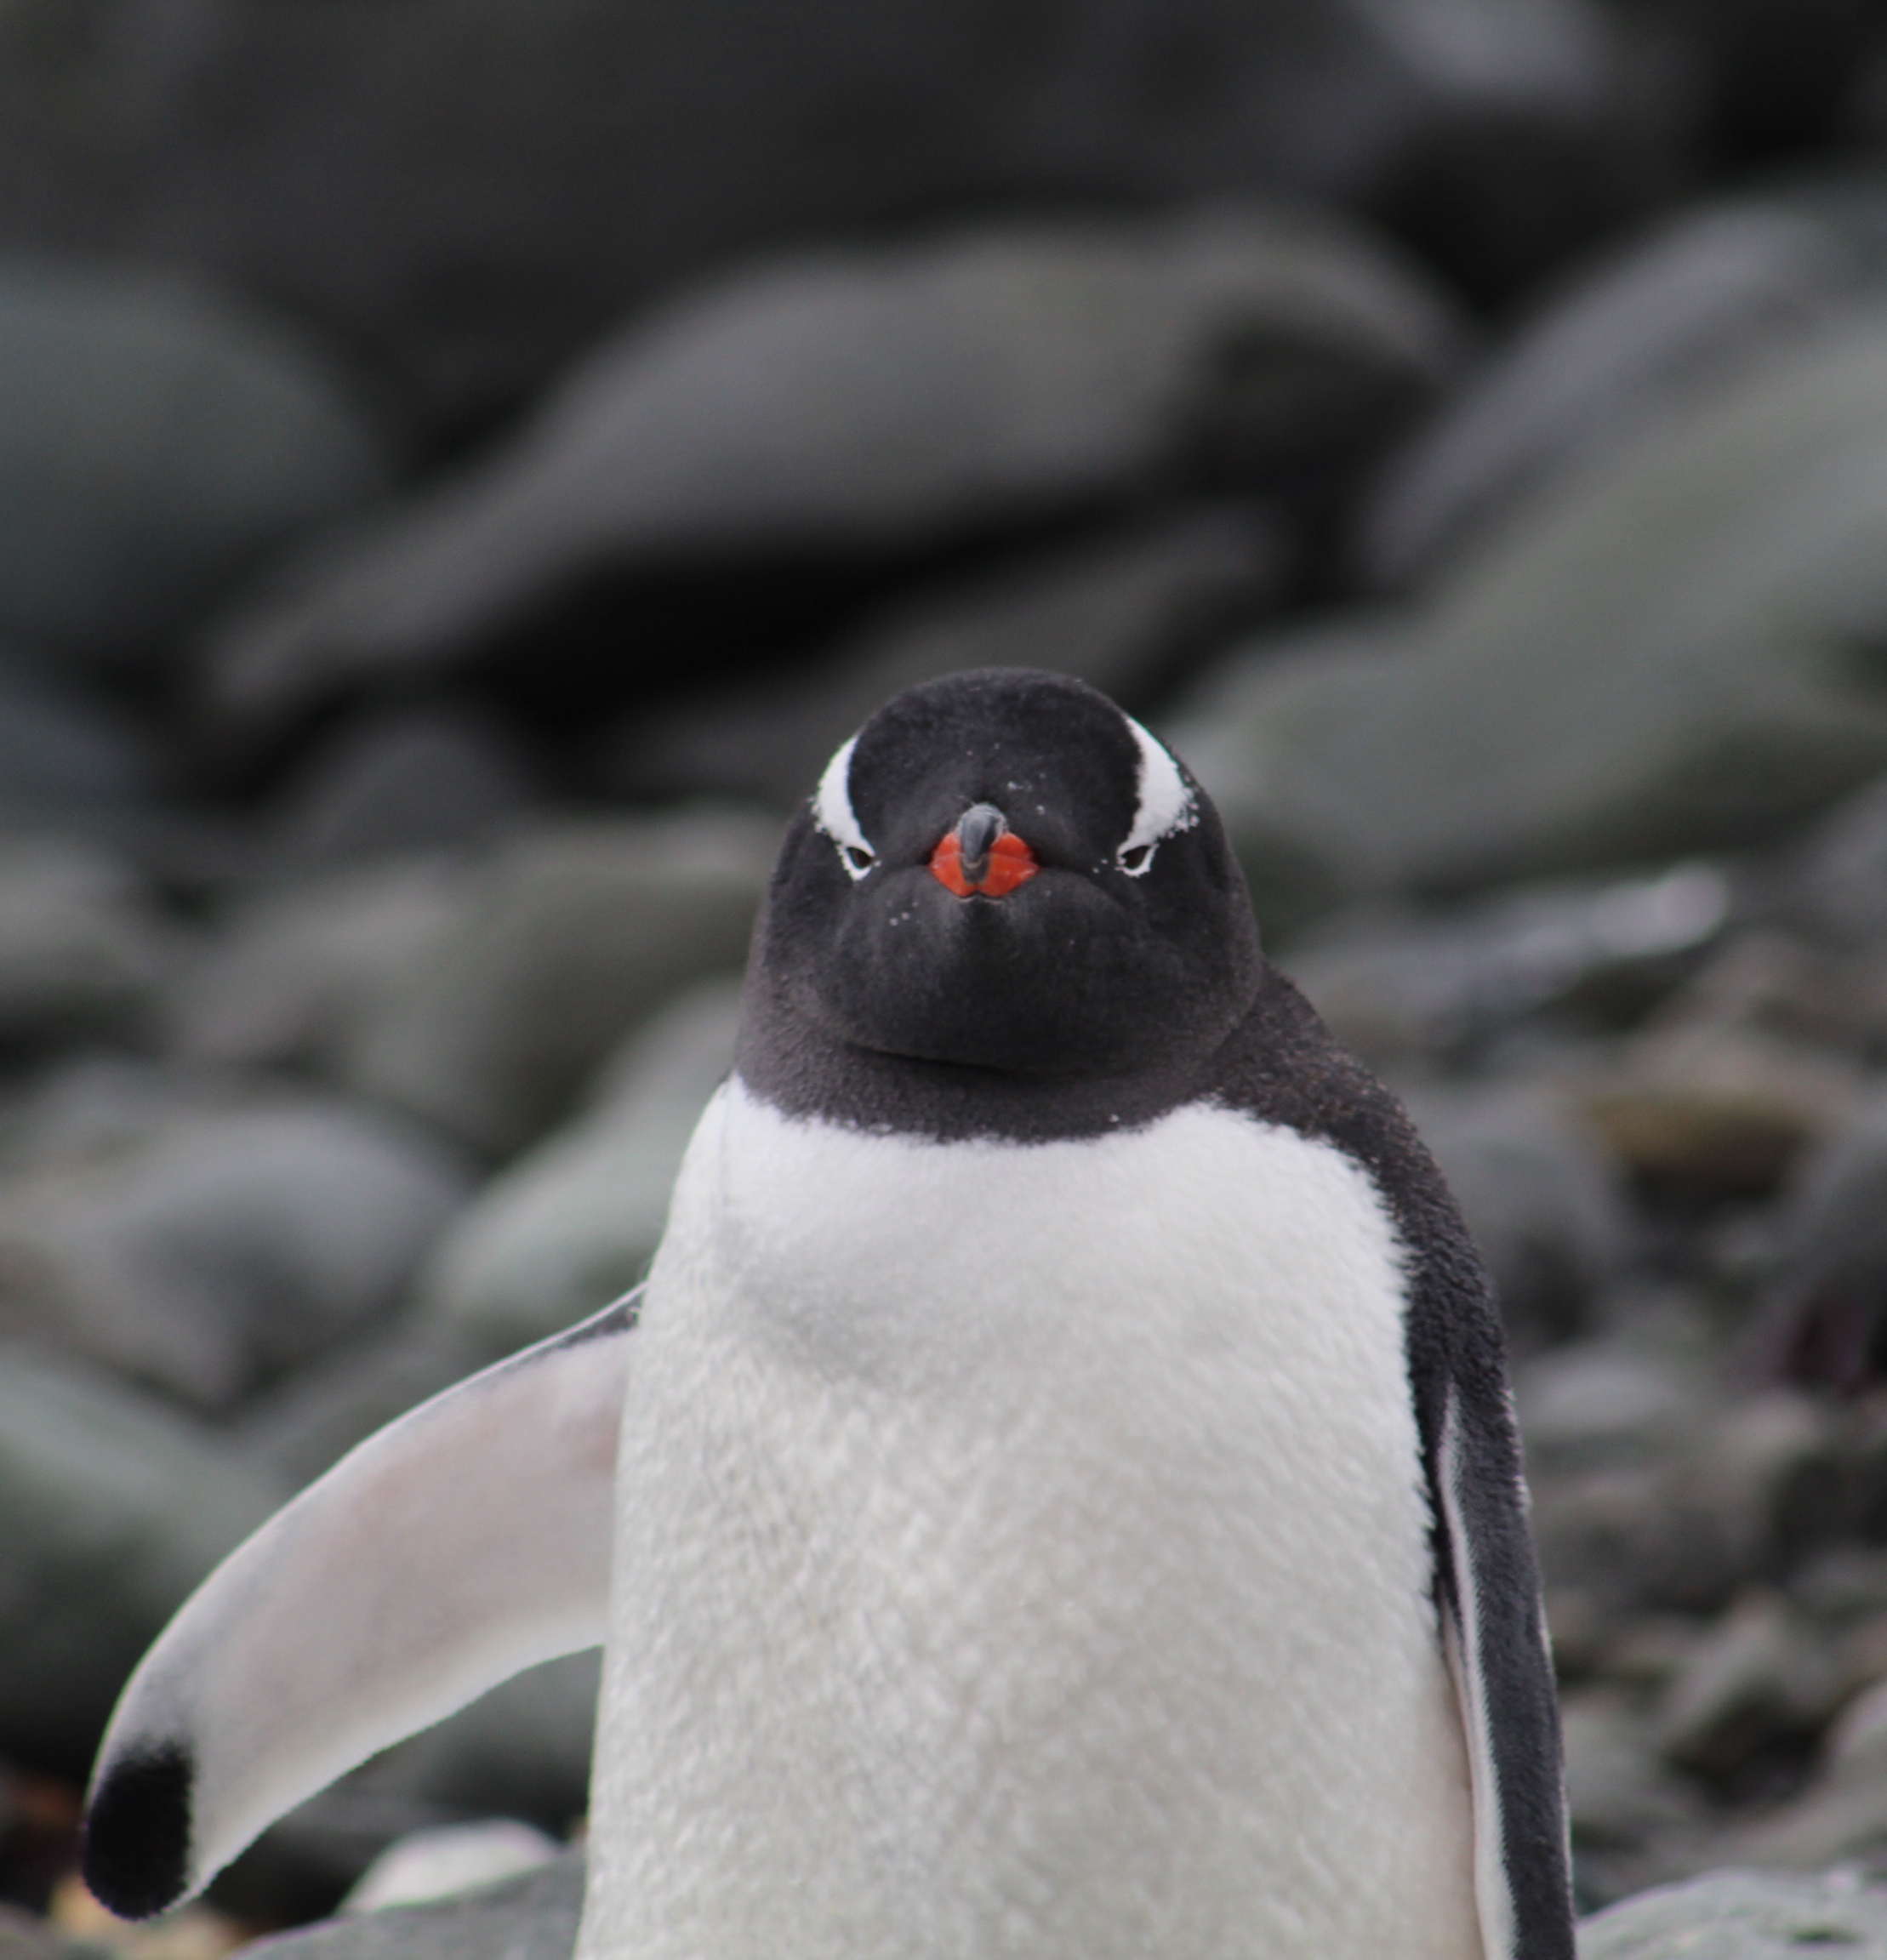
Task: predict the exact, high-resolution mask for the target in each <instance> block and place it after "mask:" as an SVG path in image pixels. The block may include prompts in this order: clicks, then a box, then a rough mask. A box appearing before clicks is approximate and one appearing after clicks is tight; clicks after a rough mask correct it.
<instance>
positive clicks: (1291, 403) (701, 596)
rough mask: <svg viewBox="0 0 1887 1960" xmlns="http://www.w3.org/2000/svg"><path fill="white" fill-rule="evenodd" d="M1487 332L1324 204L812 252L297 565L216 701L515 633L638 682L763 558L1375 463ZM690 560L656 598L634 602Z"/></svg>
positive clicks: (903, 552) (570, 673)
mask: <svg viewBox="0 0 1887 1960" xmlns="http://www.w3.org/2000/svg"><path fill="white" fill-rule="evenodd" d="M1457 345H1458V327H1457V321H1456V319H1455V316H1454V315H1453V313H1452V311H1451V308H1450V307H1449V305H1447V304H1446V303H1445V301H1444V300H1443V299H1441V298H1440V297H1439V295H1438V294H1437V293H1436V292H1435V291H1434V289H1433V288H1431V287H1430V286H1429V285H1428V283H1427V282H1425V281H1424V280H1422V278H1421V277H1420V276H1418V275H1417V274H1415V273H1414V272H1413V271H1411V269H1409V268H1408V267H1406V266H1405V265H1402V264H1401V263H1400V261H1399V260H1397V259H1395V258H1394V256H1393V255H1389V254H1385V253H1384V252H1383V251H1382V248H1379V247H1377V246H1376V245H1373V244H1372V243H1371V242H1370V241H1369V240H1368V239H1367V238H1365V237H1364V236H1360V235H1359V234H1357V233H1356V232H1355V231H1353V230H1351V229H1350V228H1349V227H1348V226H1346V225H1343V224H1341V223H1339V222H1337V220H1335V219H1329V218H1325V217H1318V216H1314V215H1310V214H1280V213H1277V212H1272V211H1268V210H1263V209H1257V210H1246V209H1212V210H1207V211H1204V212H1197V213H1189V214H1179V215H1177V216H1174V217H1168V218H1160V219H1134V220H1115V221H1112V222H1109V223H1102V222H1100V221H1098V220H1090V221H1088V222H1086V223H1080V222H1076V221H1074V220H1066V221H1063V222H1062V223H1060V224H1058V225H1048V224H1046V223H1038V224H1036V225H1030V226H1026V227H1024V226H1020V225H1017V226H1010V227H1007V228H1004V229H1000V230H987V229H986V230H981V231H964V230H958V231H951V232H949V233H946V234H944V235H943V236H938V237H932V238H926V239H924V240H922V241H921V242H905V243H902V244H898V245H895V246H893V245H883V246H879V247H876V248H849V249H842V250H841V249H838V248H829V249H827V250H825V251H824V252H821V253H819V254H807V255H802V256H799V257H795V258H790V259H784V260H782V261H780V262H778V263H777V264H772V265H767V266H765V267H762V268H761V269H759V270H756V271H746V272H744V273H742V274H740V275H738V276H733V277H729V278H727V279H724V280H722V281H721V282H716V283H715V284H713V285H711V286H709V287H707V288H704V289H702V290H699V291H697V292H694V293H690V294H689V295H687V297H685V298H683V299H679V300H676V301H674V302H672V303H670V305H666V306H665V307H664V308H663V309H661V310H660V311H658V312H657V313H655V314H654V315H653V316H650V317H648V318H646V319H643V320H639V321H638V322H636V324H635V325H634V326H633V327H631V328H630V329H629V330H628V331H627V332H626V333H623V334H622V335H620V336H619V338H617V339H613V340H612V341H610V342H608V343H607V344H606V345H604V346H602V347H601V349H600V350H597V351H596V353H594V354H592V355H591V356H590V358H589V359H588V360H587V361H586V362H584V363H583V364H582V365H581V366H580V367H578V368H577V369H576V370H575V371H574V372H573V373H572V374H571V375H570V376H569V377H568V378H567V379H566V380H565V381H564V382H563V383H562V385H561V386H560V388H559V389H558V390H557V391H556V394H555V395H554V396H552V397H551V398H550V401H549V402H547V403H546V404H545V405H544V407H543V408H542V409H541V410H540V411H539V413H537V414H536V415H535V416H534V417H533V419H532V420H531V422H530V423H529V424H527V426H526V427H525V428H524V429H523V430H522V431H521V432H520V433H519V434H518V435H517V436H516V437H515V438H513V440H511V441H510V442H508V443H506V444H505V445H504V446H503V447H500V448H499V449H498V450H497V451H496V452H494V453H492V454H491V455H489V456H488V457H487V459H485V460H484V461H482V463H480V464H477V465H476V466H475V467H473V468H471V469H470V470H467V471H465V472H464V473H462V474H461V475H459V476H456V477H454V478H453V479H452V480H450V481H447V482H445V483H443V484H442V485H441V486H439V487H436V489H434V490H433V491H432V492H431V493H430V494H429V495H427V496H425V497H422V498H421V499H419V500H417V501H416V502H414V503H413V504H410V505H408V506H407V507H406V508H404V509H403V510H400V511H399V512H398V513H397V514H396V515H395V516H391V518H389V519H388V520H387V521H386V522H385V523H384V524H383V525H381V526H380V527H378V528H377V529H373V530H371V531H368V532H367V533H364V534H363V536H362V538H361V539H360V541H359V543H358V544H357V545H356V546H355V547H353V548H351V549H339V550H336V549H332V548H323V549H322V550H319V551H317V552H316V555H315V556H314V557H313V558H312V559H311V561H309V562H308V564H307V565H306V566H305V567H303V568H302V570H301V571H300V573H299V574H296V573H284V574H282V577H281V578H280V579H279V580H276V581H271V586H270V589H269V590H267V591H265V593H263V594H262V595H259V597H258V598H257V599H256V601H254V604H253V606H251V607H249V608H248V609H246V610H244V611H242V612H240V613H239V614H238V615H237V616H236V617H235V618H233V619H232V620H231V622H230V623H229V624H227V625H226V627H225V628H224V629H223V630H220V631H219V633H218V635H216V636H215V641H214V647H213V652H212V659H211V665H210V669H209V675H208V693H209V700H210V704H211V705H212V706H213V708H214V709H215V710H216V711H217V712H218V714H219V715H221V716H222V717H224V718H225V720H226V721H230V722H233V723H234V724H235V725H236V726H242V727H247V726H255V725H260V726H264V727H269V726H274V725H276V724H278V723H280V722H281V721H283V720H285V719H286V718H288V717H291V716H293V715H296V714H299V713H301V712H304V711H305V710H306V709H308V708H310V707H311V706H312V705H314V704H318V703H320V702H322V700H324V699H325V698H328V697H329V696H331V695H333V694H334V693H335V692H337V691H340V690H344V689H346V688H350V687H359V686H362V685H363V684H369V683H379V684H383V685H384V684H385V683H386V682H388V681H393V680H397V679H402V678H405V677H408V676H411V675H415V674H421V675H424V674H430V673H436V672H439V671H441V670H443V669H453V668H464V667H465V666H467V665H469V664H470V663H471V662H472V661H473V660H474V659H475V658H477V657H479V656H482V655H489V654H490V653H492V652H493V649H494V648H496V649H499V650H505V649H510V650H513V651H517V650H519V649H523V650H527V652H528V658H522V657H521V658H518V659H516V660H514V662H513V663H512V664H513V666H514V667H516V669H517V670H518V673H517V684H518V685H520V686H527V687H529V688H530V689H531V690H532V691H533V692H534V693H537V694H542V693H544V692H546V691H547V690H549V689H550V688H551V687H553V684H554V682H555V681H556V679H557V678H558V676H559V675H562V680H563V682H564V684H565V685H566V686H567V687H587V688H589V689H590V690H592V691H594V690H596V689H598V688H602V689H604V690H605V691H613V696H614V698H617V699H620V698H621V695H622V693H623V692H624V689H625V688H626V687H629V686H630V685H631V684H632V683H633V682H634V681H636V680H637V679H638V678H643V679H646V678H647V676H648V675H651V674H657V673H660V672H661V671H662V670H664V669H676V667H678V666H679V665H680V664H681V650H682V649H684V648H685V649H687V650H688V651H690V652H693V654H694V656H695V657H696V658H698V657H699V655H700V653H701V652H703V651H704V650H705V651H710V652H722V653H723V656H724V654H725V650H724V649H723V648H721V647H717V646H716V645H715V614H716V613H717V612H718V613H720V614H721V615H725V614H726V613H727V609H728V607H729V605H730V596H729V594H728V592H727V584H728V575H729V572H730V569H731V568H733V567H747V568H749V569H750V570H753V569H759V570H761V571H765V570H767V568H768V567H771V568H772V570H773V571H774V572H775V573H776V574H777V573H778V571H779V568H780V567H782V566H783V565H785V564H789V563H791V562H792V561H795V560H798V561H801V565H800V569H799V573H798V576H797V578H795V579H788V580H787V581H786V582H785V584H786V587H787V589H788V590H790V591H791V592H792V593H794V594H795V602H796V603H798V604H800V605H802V606H803V605H804V604H805V603H806V600H805V588H806V587H807V584H808V581H809V578H810V576H811V573H812V572H813V571H818V570H819V569H821V568H824V573H825V576H826V578H827V579H828V580H829V581H835V582H837V583H838V584H841V585H842V584H843V583H844V576H843V575H844V574H845V572H846V568H847V567H850V568H851V573H852V576H853V577H856V576H858V573H859V569H860V567H865V566H870V565H882V564H884V563H886V561H892V562H895V561H902V560H908V559H909V558H911V557H913V556H919V557H921V556H925V555H926V554H932V553H935V552H937V551H938V550H941V549H942V548H943V547H945V546H948V545H951V544H958V543H961V541H962V540H963V539H964V538H968V537H974V536H978V535H987V534H989V533H991V532H992V531H997V530H1001V529H1004V528H1010V527H1017V526H1027V525H1033V524H1037V523H1040V522H1041V521H1045V520H1047V519H1052V518H1066V517H1068V516H1070V515H1071V514H1080V513H1085V512H1092V511H1093V510H1097V509H1098V510H1109V509H1110V508H1116V507H1119V506H1121V505H1123V504H1132V503H1133V502H1134V501H1135V500H1137V499H1145V498H1146V497H1147V496H1149V494H1154V493H1166V494H1171V493H1172V492H1174V491H1175V490H1184V489H1186V488H1189V487H1192V488H1206V489H1212V488H1223V487H1247V488H1256V489H1263V490H1272V489H1275V488H1278V487H1281V486H1285V485H1288V484H1290V483H1291V482H1292V481H1294V480H1295V479H1297V478H1298V477H1300V476H1303V474H1305V473H1306V472H1307V471H1313V472H1317V473H1320V472H1321V471H1322V470H1325V469H1327V467H1328V466H1329V464H1330V463H1331V459H1332V458H1333V457H1336V458H1342V457H1343V456H1352V457H1354V456H1356V455H1358V454H1366V453H1368V452H1369V450H1370V448H1371V446H1372V444H1373V443H1375V442H1379V441H1380V440H1381V438H1382V436H1383V435H1384V434H1385V433H1386V432H1387V431H1388V430H1393V429H1394V428H1395V427H1397V426H1398V425H1399V424H1400V421H1401V420H1402V419H1404V418H1405V416H1406V415H1407V413H1409V411H1410V410H1411V408H1412V407H1414V406H1415V405H1416V404H1417V403H1418V402H1421V401H1422V399H1423V398H1424V397H1425V396H1427V394H1428V392H1429V391H1430V390H1432V389H1433V387H1434V385H1435V383H1436V382H1437V380H1438V379H1439V377H1440V376H1441V374H1442V373H1444V372H1445V369H1446V368H1447V367H1448V366H1449V364H1450V362H1451V359H1452V357H1453V356H1454V355H1455V353H1456V351H1457ZM691 571H692V572H693V573H695V574H697V575H698V578H700V583H701V588H702V589H701V590H699V591H698V592H697V593H696V595H694V597H693V600H692V601H691V602H689V603H687V604H684V605H681V606H677V604H676V598H675V595H674V591H673V589H672V582H673V580H674V579H675V578H676V577H677V576H678V575H680V574H681V573H687V572H691ZM664 574H665V575H666V576H667V577H668V578H669V580H670V588H669V589H667V590H665V591H664V590H660V589H659V587H657V589H656V590H645V593H644V595H643V598H642V600H641V602H640V603H636V602H635V601H634V600H633V598H632V597H630V596H628V595H624V592H623V590H622V589H623V588H624V586H625V585H627V586H630V587H631V588H633V587H634V585H635V584H636V581H638V580H640V581H641V582H642V583H643V584H644V586H645V588H647V587H648V586H649V584H650V582H652V581H658V579H659V577H660V575H664ZM750 583H751V581H750ZM606 601H607V602H606ZM752 602H753V603H754V604H755V605H758V604H759V603H760V601H758V600H755V601H752ZM780 603H781V604H782V605H784V604H785V603H786V602H785V601H784V600H783V601H780ZM584 607H588V608H590V612H591V614H592V618H590V623H589V624H588V626H587V627H586V630H584V632H582V633H573V629H572V620H573V615H574V614H577V613H578V612H580V611H581V610H582V608H584ZM599 609H600V613H601V622H602V628H603V630H601V633H600V634H599V629H598V627H597V624H596V618H595V617H594V615H596V613H597V612H598V611H599ZM678 614H679V615H680V617H676V615H678ZM769 624H770V626H771V629H772V630H771V632H770V633H768V634H766V635H761V634H758V633H755V632H753V631H752V630H751V628H750V638H755V639H757V640H758V641H759V642H760V644H761V645H764V644H765V643H766V640H767V638H769V637H775V638H777V637H778V632H779V625H778V618H774V619H772V620H771V621H770V622H769ZM722 630H723V633H724V634H725V632H726V631H727V630H728V629H727V624H726V622H725V619H724V618H723V621H722ZM801 630H803V628H802V629H801Z"/></svg>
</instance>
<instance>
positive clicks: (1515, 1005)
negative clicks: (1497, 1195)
mask: <svg viewBox="0 0 1887 1960" xmlns="http://www.w3.org/2000/svg"><path fill="white" fill-rule="evenodd" d="M1730 904H1731V893H1730V883H1729V880H1727V879H1726V878H1725V876H1724V875H1723V874H1722V873H1721V872H1720V871H1719V870H1718V869H1716V868H1714V867H1713V866H1711V865H1707V864H1680V865H1677V866H1674V867H1673V868H1672V869H1670V870H1668V871H1663V872H1660V873H1658V874H1656V875H1654V876H1651V877H1648V878H1633V879H1625V880H1612V881H1609V882H1606V883H1603V884H1584V885H1575V884H1565V885H1544V886H1531V887H1522V888H1521V889H1519V890H1518V891H1514V892H1497V893H1492V894H1490V895H1488V896H1487V897H1484V898H1481V899H1478V900H1476V901H1474V902H1473V903H1468V904H1463V905H1459V906H1456V907H1452V908H1449V909H1417V908H1415V907H1411V906H1407V905H1396V904H1388V903H1374V904H1370V903H1365V904H1362V905H1358V906H1354V907H1351V908H1349V909H1347V910H1345V911H1343V912H1339V913H1336V914H1332V915H1331V917H1329V918H1327V919H1324V920H1319V921H1318V922H1317V923H1316V924H1315V925H1314V926H1310V927H1309V928H1308V929H1307V930H1305V931H1304V932H1300V933H1298V934H1297V935H1296V936H1295V937H1292V938H1291V940H1290V942H1289V943H1288V945H1287V946H1286V949H1285V950H1284V952H1283V954H1281V956H1280V957H1281V960H1282V964H1283V965H1284V966H1286V968H1287V969H1288V970H1289V971H1290V973H1291V977H1292V978H1293V979H1294V980H1296V981H1297V984H1298V985H1299V986H1300V987H1302V988H1303V990H1304V992H1305V993H1306V994H1308V995H1309V997H1310V1000H1311V1002H1312V1004H1313V1005H1314V1006H1315V1007H1316V1009H1317V1011H1318V1012H1319V1013H1320V1014H1321V1015H1322V1016H1323V1017H1324V1018H1325V1020H1326V1021H1327V1022H1328V1023H1330V1025H1331V1028H1332V1029H1333V1031H1334V1032H1335V1033H1336V1034H1337V1038H1338V1040H1341V1041H1343V1043H1344V1045H1345V1046H1348V1047H1350V1048H1353V1049H1354V1050H1355V1051H1357V1052H1358V1053H1359V1054H1360V1055H1361V1056H1363V1057H1365V1059H1366V1060H1368V1061H1370V1062H1371V1063H1375V1064H1376V1065H1377V1066H1378V1067H1382V1066H1388V1067H1393V1066H1394V1065H1395V1064H1396V1063H1402V1062H1406V1061H1408V1060H1411V1059H1413V1058H1417V1057H1422V1058H1434V1059H1439V1060H1441V1061H1443V1062H1451V1063H1459V1062H1463V1061H1470V1062H1471V1061H1473V1060H1474V1059H1475V1058H1476V1057H1477V1056H1478V1055H1479V1052H1480V1051H1484V1050H1485V1048H1486V1047H1487V1046H1488V1044H1489V1043H1490V1042H1491V1040H1494V1039H1496V1037H1498V1036H1499V1035H1501V1034H1503V1033H1505V1032H1507V1031H1508V1029H1510V1028H1512V1027H1513V1026H1514V1024H1515V1023H1517V1022H1519V1021H1520V1020H1521V1019H1522V1018H1523V1017H1525V1016H1528V1015H1532V1014H1536V1013H1538V1012H1539V1011H1540V1010H1542V1009H1562V1010H1567V1011H1569V1017H1570V1018H1571V1020H1572V1021H1573V1023H1575V1024H1576V1023H1577V1021H1578V1020H1579V1019H1580V1018H1581V1017H1582V1011H1584V1013H1585V1014H1586V1015H1587V1016H1588V1017H1594V1018H1599V1019H1605V1018H1611V1017H1621V1018H1631V1017H1634V1011H1642V1010H1643V1008H1644V1007H1645V1006H1646V1005H1648V1004H1649V1003H1650V1002H1651V1001H1654V1000H1656V999H1657V998H1658V997H1659V995H1660V994H1662V993H1663V992H1665V991H1667V990H1668V989H1670V988H1671V987H1673V986H1674V985H1675V984H1676V983H1677V982H1678V981H1679V979H1680V978H1681V977H1683V976H1684V974H1685V972H1686V971H1688V970H1689V969H1690V966H1692V965H1693V964H1694V963H1695V961H1696V959H1697V958H1698V957H1699V956H1700V955H1701V954H1702V952H1703V951H1704V949H1707V947H1709V946H1710V945H1711V944H1712V943H1713V941H1714V940H1715V939H1716V937H1717V936H1718V935H1719V933H1720V932H1721V931H1722V930H1723V928H1724V926H1725V925H1726V924H1727V922H1728V920H1729V919H1730Z"/></svg>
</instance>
